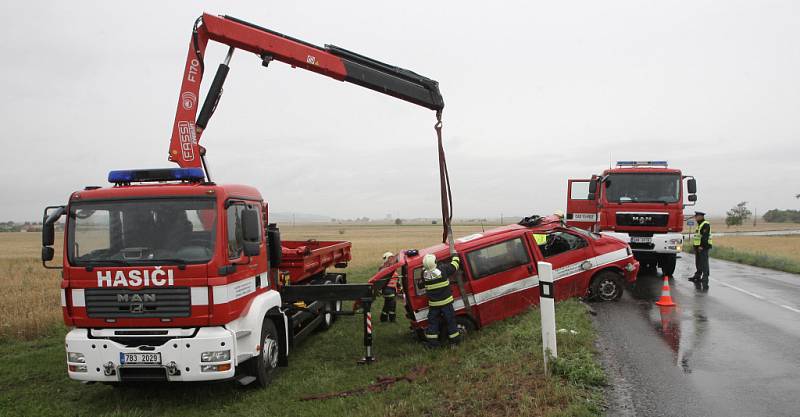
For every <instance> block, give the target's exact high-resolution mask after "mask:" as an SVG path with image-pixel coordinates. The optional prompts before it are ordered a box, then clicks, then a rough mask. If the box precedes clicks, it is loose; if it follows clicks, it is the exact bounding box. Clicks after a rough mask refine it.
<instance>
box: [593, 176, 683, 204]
mask: <svg viewBox="0 0 800 417" xmlns="http://www.w3.org/2000/svg"><path fill="white" fill-rule="evenodd" d="M603 183H604V184H605V190H606V200H607V201H609V202H612V203H626V202H627V203H631V202H632V203H676V202H678V200H679V199H680V196H681V194H680V193H681V176H680V175H678V174H647V173H629V174H609V175H608V176H607V177H606V178H605V180H604V181H603Z"/></svg>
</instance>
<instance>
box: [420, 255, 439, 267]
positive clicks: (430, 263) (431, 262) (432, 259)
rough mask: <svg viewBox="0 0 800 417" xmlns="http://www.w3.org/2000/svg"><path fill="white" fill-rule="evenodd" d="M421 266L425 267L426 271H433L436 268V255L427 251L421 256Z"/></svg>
mask: <svg viewBox="0 0 800 417" xmlns="http://www.w3.org/2000/svg"><path fill="white" fill-rule="evenodd" d="M422 266H423V267H425V269H426V270H427V271H433V270H434V269H436V255H434V254H432V253H429V254H427V255H425V257H424V258H422Z"/></svg>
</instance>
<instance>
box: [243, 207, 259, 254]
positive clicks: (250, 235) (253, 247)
mask: <svg viewBox="0 0 800 417" xmlns="http://www.w3.org/2000/svg"><path fill="white" fill-rule="evenodd" d="M258 215H259V212H258V211H257V210H252V209H247V210H244V211H242V237H243V238H244V239H243V240H244V242H243V244H244V245H243V249H244V254H245V256H258V254H259V253H261V231H260V230H258V229H259V227H260V225H259V222H258Z"/></svg>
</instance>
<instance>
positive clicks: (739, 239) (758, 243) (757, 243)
mask: <svg viewBox="0 0 800 417" xmlns="http://www.w3.org/2000/svg"><path fill="white" fill-rule="evenodd" d="M714 246H715V247H726V248H731V249H735V250H737V251H741V252H749V253H754V254H764V255H769V256H774V257H780V258H786V259H790V260H792V261H795V262H798V263H800V236H798V235H788V236H720V237H715V238H714Z"/></svg>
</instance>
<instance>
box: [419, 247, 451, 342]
mask: <svg viewBox="0 0 800 417" xmlns="http://www.w3.org/2000/svg"><path fill="white" fill-rule="evenodd" d="M460 264H461V260H460V259H459V258H458V256H453V258H452V259H451V261H450V263H441V264H439V265H437V264H436V256H434V255H433V254H430V253H429V254H427V255H425V257H424V258H423V259H422V266H423V268H424V269H425V270H424V271H423V273H422V278H423V282H424V284H425V293H426V294H427V295H428V328H427V329H425V342H426V344H427V346H428V347H437V346H439V334H440V327H441V325H442V320H443V321H444V325H445V326H446V327H447V333H446V334H447V338H448V340H449V341H450V343H451V344H458V343H459V342H460V341H461V332H460V331H459V330H458V325H457V324H456V312H455V310H454V309H453V292H452V291H451V290H450V277H451V276H453V274H455V273H456V271H458V269H459V268H460Z"/></svg>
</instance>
